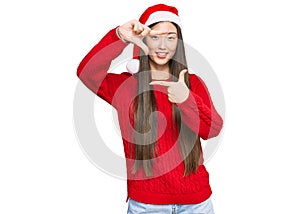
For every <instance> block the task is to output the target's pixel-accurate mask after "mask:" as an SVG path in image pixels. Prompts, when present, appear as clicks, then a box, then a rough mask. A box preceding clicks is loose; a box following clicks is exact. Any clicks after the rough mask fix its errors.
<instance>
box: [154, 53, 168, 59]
mask: <svg viewBox="0 0 300 214" xmlns="http://www.w3.org/2000/svg"><path fill="white" fill-rule="evenodd" d="M156 55H157V57H158V58H166V57H167V55H168V53H167V52H156Z"/></svg>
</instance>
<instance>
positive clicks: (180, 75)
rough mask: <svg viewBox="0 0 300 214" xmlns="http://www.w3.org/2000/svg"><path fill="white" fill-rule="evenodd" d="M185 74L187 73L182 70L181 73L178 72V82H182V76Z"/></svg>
mask: <svg viewBox="0 0 300 214" xmlns="http://www.w3.org/2000/svg"><path fill="white" fill-rule="evenodd" d="M186 72H187V69H183V70H182V71H180V73H179V79H178V82H184V74H185V73H186Z"/></svg>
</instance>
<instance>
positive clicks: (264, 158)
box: [0, 0, 300, 214]
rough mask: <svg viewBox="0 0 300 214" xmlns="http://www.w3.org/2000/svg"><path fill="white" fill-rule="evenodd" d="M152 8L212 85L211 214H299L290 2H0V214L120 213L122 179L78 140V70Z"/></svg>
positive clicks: (296, 46) (295, 42) (295, 27)
mask: <svg viewBox="0 0 300 214" xmlns="http://www.w3.org/2000/svg"><path fill="white" fill-rule="evenodd" d="M154 3H166V4H172V5H175V6H176V7H177V8H178V9H179V13H180V16H181V19H182V23H183V35H184V41H185V42H186V43H188V44H190V45H192V46H193V47H194V48H196V49H197V50H199V52H200V53H201V54H202V55H203V56H204V57H205V58H206V59H207V60H208V61H209V63H210V64H211V65H212V67H213V68H214V71H215V73H216V74H217V76H218V78H219V81H220V82H221V84H222V88H223V91H224V95H225V102H226V121H225V122H226V123H225V127H224V136H223V138H222V143H221V146H220V147H219V149H218V151H217V153H216V154H215V155H214V157H213V158H212V159H211V160H210V161H209V162H208V163H207V169H208V171H209V172H210V178H211V186H212V188H213V202H214V206H215V211H216V213H217V214H221V213H224V214H228V213H230V214H235V213H236V214H240V213H243V214H245V213H251V214H253V213H272V214H273V213H280V214H282V213H299V212H300V208H299V205H298V202H299V191H300V188H299V180H300V175H299V173H298V171H299V162H300V159H299V143H300V140H299V128H300V126H299V123H298V121H299V120H300V114H299V109H300V102H298V101H297V100H298V99H299V90H300V87H299V83H298V82H299V76H298V75H297V74H298V73H299V72H300V63H299V59H300V53H299V52H300V51H299V50H300V40H299V38H300V28H299V20H300V13H299V9H300V8H299V6H298V3H297V1H296V0H294V1H292V0H285V1H283V0H282V1H278V0H272V1H271V0H252V1H240V0H228V1H174V0H173V1H171V0H170V1H146V0H137V1H114V0H110V1H105V3H104V2H103V1H99V0H98V1H96V0H95V1H91V0H85V1H58V0H56V1H54V0H52V1H33V0H29V1H17V0H15V1H5V3H4V1H1V3H0V20H1V25H0V26H1V33H0V37H1V39H0V52H1V58H0V60H1V61H0V63H1V64H0V69H1V78H0V93H1V111H0V125H1V135H0V142H1V144H0V145H1V147H0V173H1V176H0V213H5V214H10V213H39V214H40V213H51V214H53V213H126V209H127V204H126V203H125V199H126V181H124V180H120V179H116V178H113V177H111V176H109V175H107V174H105V173H103V172H102V171H100V170H99V169H98V168H96V167H95V166H94V165H93V164H92V163H91V162H90V161H89V160H88V159H87V157H86V156H85V155H84V154H83V152H82V150H81V148H80V146H79V144H78V142H77V138H76V134H75V132H74V126H73V97H74V92H75V87H76V85H77V83H78V79H77V77H76V68H77V66H78V64H79V62H80V61H81V59H82V58H83V57H84V56H85V54H86V53H87V52H88V51H89V50H90V49H91V48H92V47H93V46H94V45H95V44H96V43H97V42H98V41H99V39H100V38H101V37H102V36H103V35H104V34H105V33H106V32H107V31H108V30H109V29H111V28H113V27H115V26H117V25H120V24H123V23H124V22H126V21H127V20H130V19H133V18H138V17H139V16H140V14H141V13H142V11H144V9H146V8H147V7H148V6H149V5H150V4H154ZM103 122H105V121H103Z"/></svg>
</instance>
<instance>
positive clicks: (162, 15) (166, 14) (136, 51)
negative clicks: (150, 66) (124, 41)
mask: <svg viewBox="0 0 300 214" xmlns="http://www.w3.org/2000/svg"><path fill="white" fill-rule="evenodd" d="M161 21H169V22H173V23H175V24H177V25H178V26H179V27H181V23H180V19H179V16H178V10H177V9H176V8H175V7H173V6H168V5H165V4H157V5H153V6H151V7H149V8H147V9H146V10H145V12H144V13H143V14H142V15H141V17H140V19H139V22H140V23H142V24H144V25H146V26H149V25H151V24H154V23H157V22H161ZM139 55H140V47H138V46H136V45H134V46H133V59H131V60H129V62H128V63H127V65H126V68H127V70H128V72H130V73H132V74H134V73H137V72H138V71H139V65H140V62H139V60H138V59H139Z"/></svg>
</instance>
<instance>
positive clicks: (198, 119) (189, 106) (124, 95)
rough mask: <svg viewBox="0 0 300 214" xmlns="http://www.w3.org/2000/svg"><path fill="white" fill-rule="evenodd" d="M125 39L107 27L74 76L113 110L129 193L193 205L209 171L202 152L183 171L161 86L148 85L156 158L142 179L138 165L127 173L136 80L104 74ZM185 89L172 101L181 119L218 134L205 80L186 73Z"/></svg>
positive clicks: (202, 196) (206, 188) (202, 132)
mask: <svg viewBox="0 0 300 214" xmlns="http://www.w3.org/2000/svg"><path fill="white" fill-rule="evenodd" d="M126 45H127V43H124V42H122V41H120V39H119V38H118V37H117V35H116V29H112V30H111V31H109V32H108V33H107V34H106V35H105V36H104V37H103V38H102V39H101V41H100V42H99V43H98V44H97V45H96V46H95V47H93V48H92V50H91V51H90V52H89V53H88V54H87V55H86V56H85V57H84V59H83V60H82V62H81V63H80V65H79V66H78V71H77V75H78V77H79V78H80V79H81V81H82V82H83V83H84V84H85V85H86V86H87V87H88V88H89V89H90V90H91V91H93V92H94V93H95V94H97V95H98V96H99V97H101V98H102V99H104V100H105V101H107V102H108V103H109V104H111V105H112V106H113V107H114V108H115V109H116V110H117V112H118V119H119V125H120V130H121V133H122V139H123V145H124V152H125V157H126V164H127V189H128V197H130V198H132V199H134V200H136V201H140V202H143V203H150V204H195V203H200V202H202V201H204V200H206V199H207V198H209V196H210V195H211V193H212V192H211V188H210V185H209V175H208V172H207V171H206V169H205V167H204V165H203V156H201V164H200V166H199V168H198V170H197V171H196V172H195V173H193V174H191V175H189V176H183V175H184V163H183V161H182V158H181V155H180V148H179V147H178V144H177V143H176V142H178V131H177V128H176V126H175V128H174V126H173V123H172V105H171V103H170V102H169V101H168V95H167V89H166V87H164V86H157V85H155V86H153V89H154V94H155V100H156V104H157V111H158V112H159V114H158V122H157V130H158V133H157V135H158V140H157V143H156V147H157V152H158V154H157V155H158V157H157V158H155V160H154V162H153V171H154V176H153V177H150V178H147V177H146V176H145V174H144V171H143V168H142V167H141V169H140V170H139V171H138V172H137V173H136V174H134V175H133V174H132V172H131V169H132V164H133V161H134V160H133V157H134V156H133V154H134V153H133V152H132V151H133V148H134V147H133V144H132V143H131V139H132V130H133V128H132V124H133V118H131V117H130V116H129V106H130V104H131V103H132V101H133V99H134V97H135V96H136V95H137V94H136V93H137V79H136V77H135V76H133V75H131V74H129V73H127V72H124V73H121V74H115V73H108V72H107V71H108V69H109V67H110V64H111V62H112V60H113V59H115V58H116V57H118V56H119V55H120V54H121V53H122V51H123V49H124V48H125V47H126ZM190 85H191V89H190V93H189V97H188V99H187V100H186V101H184V102H183V103H181V104H177V106H178V107H179V110H180V113H181V118H182V121H183V122H184V123H185V124H186V125H187V126H188V127H189V128H190V129H192V130H193V131H195V132H196V133H198V135H199V137H200V138H202V139H208V138H211V137H215V136H217V135H218V134H219V132H220V130H221V128H222V125H223V121H222V118H221V117H220V115H219V114H218V113H217V111H216V110H215V108H214V106H213V104H212V102H211V98H210V96H209V92H208V90H207V88H206V86H205V84H204V82H203V81H202V80H201V79H200V78H199V77H198V76H196V75H195V74H190Z"/></svg>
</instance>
